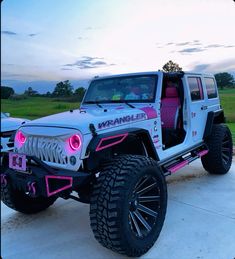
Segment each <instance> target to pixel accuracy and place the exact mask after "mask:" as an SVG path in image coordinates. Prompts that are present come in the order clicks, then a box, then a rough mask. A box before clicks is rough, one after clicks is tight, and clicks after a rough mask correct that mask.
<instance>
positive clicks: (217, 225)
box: [1, 161, 235, 259]
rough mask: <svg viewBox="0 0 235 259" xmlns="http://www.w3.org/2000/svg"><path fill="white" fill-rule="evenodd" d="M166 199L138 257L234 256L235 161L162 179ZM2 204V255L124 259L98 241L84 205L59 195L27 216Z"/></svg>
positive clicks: (197, 165) (189, 169)
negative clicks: (156, 229)
mask: <svg viewBox="0 0 235 259" xmlns="http://www.w3.org/2000/svg"><path fill="white" fill-rule="evenodd" d="M168 190H169V191H168V192H169V202H168V210H167V216H166V220H165V224H164V227H163V229H162V232H161V235H160V238H159V239H158V241H157V242H156V243H155V245H154V247H153V248H152V249H151V250H150V251H149V252H148V253H147V254H145V255H144V256H143V257H142V258H154V259H158V258H160V259H165V258H166V259H168V258H171V259H174V258H175V259H179V258H180V259H184V258H185V259H189V258H190V259H194V258H195V259H199V258H206V259H210V258H211V259H215V258H217V259H233V258H235V161H233V166H232V168H231V170H230V172H229V173H228V174H227V175H223V176H213V175H208V174H207V173H206V172H205V171H204V170H203V168H202V166H201V163H200V161H195V162H194V163H193V164H192V165H190V166H188V167H186V168H184V169H183V170H181V172H179V173H176V174H175V175H173V176H170V177H169V178H168ZM1 208H2V215H1V218H2V221H1V224H2V225H1V227H2V240H1V245H2V246H1V248H2V257H3V258H4V259H7V258H14V259H15V258H17V259H18V258H24V259H27V258H30V259H31V258H50V259H52V258H85V259H89V258H92V259H93V258H125V257H123V256H120V255H118V254H115V253H113V252H112V251H109V250H108V249H105V248H103V247H102V246H101V245H99V244H98V243H97V242H96V240H95V239H94V237H93V234H92V232H91V229H90V226H89V206H88V205H85V204H81V203H77V202H75V201H72V200H67V201H64V200H62V199H59V200H58V201H57V202H56V203H55V205H54V206H52V207H51V208H49V209H48V210H47V211H45V212H42V213H39V214H36V215H33V216H27V215H22V214H20V213H17V212H15V211H13V210H11V209H9V208H7V207H6V206H5V205H4V204H3V203H2V205H1Z"/></svg>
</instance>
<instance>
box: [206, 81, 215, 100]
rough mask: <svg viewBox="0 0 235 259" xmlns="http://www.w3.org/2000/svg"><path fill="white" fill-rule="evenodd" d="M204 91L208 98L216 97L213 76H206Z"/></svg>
mask: <svg viewBox="0 0 235 259" xmlns="http://www.w3.org/2000/svg"><path fill="white" fill-rule="evenodd" d="M205 84H206V91H207V96H208V98H209V99H211V98H216V97H217V91H216V85H215V80H214V78H211V77H206V78H205Z"/></svg>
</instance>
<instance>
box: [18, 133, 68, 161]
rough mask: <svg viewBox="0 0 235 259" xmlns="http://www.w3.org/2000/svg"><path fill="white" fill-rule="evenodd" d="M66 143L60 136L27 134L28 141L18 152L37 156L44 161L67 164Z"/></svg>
mask: <svg viewBox="0 0 235 259" xmlns="http://www.w3.org/2000/svg"><path fill="white" fill-rule="evenodd" d="M64 145H65V143H64V141H63V140H61V139H58V138H48V137H35V136H27V140H26V142H25V143H24V145H23V146H22V147H21V148H20V149H19V150H18V152H19V153H24V154H26V155H29V156H36V157H37V158H39V159H40V160H42V161H44V162H51V163H57V164H64V165H66V164H67V163H68V156H67V154H66V153H65V147H64Z"/></svg>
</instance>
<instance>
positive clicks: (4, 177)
mask: <svg viewBox="0 0 235 259" xmlns="http://www.w3.org/2000/svg"><path fill="white" fill-rule="evenodd" d="M1 186H2V187H6V186H7V178H6V175H5V174H1Z"/></svg>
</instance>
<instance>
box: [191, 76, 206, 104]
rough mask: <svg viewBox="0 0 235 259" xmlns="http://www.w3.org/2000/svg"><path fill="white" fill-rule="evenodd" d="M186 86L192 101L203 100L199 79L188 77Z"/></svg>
mask: <svg viewBox="0 0 235 259" xmlns="http://www.w3.org/2000/svg"><path fill="white" fill-rule="evenodd" d="M188 85H189V90H190V94H191V100H192V101H198V100H203V99H204V95H203V89H202V81H201V78H200V77H188Z"/></svg>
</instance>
